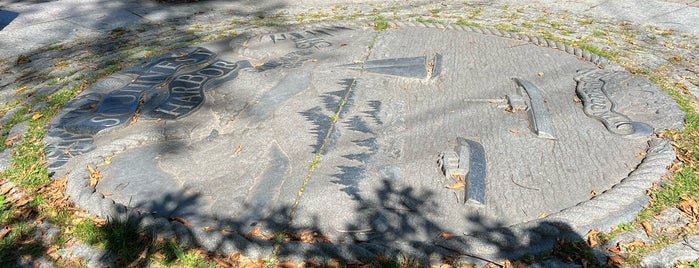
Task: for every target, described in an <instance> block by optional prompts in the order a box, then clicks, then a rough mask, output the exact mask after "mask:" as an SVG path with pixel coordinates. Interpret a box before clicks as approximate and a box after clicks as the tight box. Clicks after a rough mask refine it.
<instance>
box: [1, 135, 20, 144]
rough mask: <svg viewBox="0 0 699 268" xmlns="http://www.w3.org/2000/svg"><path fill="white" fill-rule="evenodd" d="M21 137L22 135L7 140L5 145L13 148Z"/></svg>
mask: <svg viewBox="0 0 699 268" xmlns="http://www.w3.org/2000/svg"><path fill="white" fill-rule="evenodd" d="M21 137H22V135H14V136H12V137H11V138H9V139H6V140H5V145H7V146H12V145H13V144H15V141H16V140H18V139H19V138H21Z"/></svg>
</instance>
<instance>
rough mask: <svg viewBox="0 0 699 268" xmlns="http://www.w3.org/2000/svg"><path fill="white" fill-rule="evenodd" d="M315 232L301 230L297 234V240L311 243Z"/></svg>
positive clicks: (313, 240)
mask: <svg viewBox="0 0 699 268" xmlns="http://www.w3.org/2000/svg"><path fill="white" fill-rule="evenodd" d="M315 236H316V235H315V232H314V231H310V230H309V231H303V232H301V234H300V235H299V241H301V242H304V243H313V242H315V240H316V239H315Z"/></svg>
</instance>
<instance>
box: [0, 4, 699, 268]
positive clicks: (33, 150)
mask: <svg viewBox="0 0 699 268" xmlns="http://www.w3.org/2000/svg"><path fill="white" fill-rule="evenodd" d="M333 11H335V12H338V13H339V12H341V11H348V7H347V6H336V7H335V8H334V10H333ZM379 11H380V10H379V9H374V11H373V12H371V14H369V15H362V14H359V13H357V14H354V15H342V14H335V13H333V12H323V11H322V10H313V12H311V10H309V12H308V13H301V14H298V15H295V16H292V15H288V14H286V13H283V14H282V13H278V14H277V15H274V16H273V17H266V18H265V17H260V18H257V19H254V21H252V22H241V21H231V24H243V23H248V24H249V25H257V26H266V27H276V26H278V25H280V24H281V23H284V22H289V21H291V20H293V19H296V20H298V21H303V22H305V21H311V20H320V19H324V18H333V17H334V18H336V19H337V18H342V19H354V18H355V17H360V16H365V17H373V22H374V25H373V27H374V29H375V30H377V31H383V30H386V29H388V28H389V27H390V23H389V21H391V20H394V19H395V18H390V19H389V18H387V17H384V16H383V15H382V14H383V13H381V12H379ZM526 11H527V10H526V8H518V9H517V10H516V12H517V13H518V14H519V13H526ZM357 12H359V11H357ZM427 12H428V13H429V15H430V17H429V18H427V19H424V18H421V17H419V16H418V15H417V14H413V16H410V15H408V17H412V18H416V19H417V20H423V21H425V22H437V21H439V22H442V21H453V22H454V23H455V24H458V25H464V26H475V27H482V26H483V25H484V23H483V20H482V19H481V18H482V17H483V16H484V15H483V14H484V12H485V10H484V9H483V8H471V7H467V8H463V9H462V10H461V13H462V14H460V15H461V16H457V17H447V15H446V13H447V12H443V10H442V8H434V9H428V10H427ZM422 14H424V13H422ZM504 15H505V16H506V17H505V18H504V21H503V22H498V23H492V24H490V23H489V24H487V25H495V27H496V28H498V29H500V30H506V31H513V32H523V33H526V34H530V35H537V36H543V37H544V38H547V39H551V40H556V41H564V42H566V44H569V45H574V46H577V47H579V48H581V49H585V50H588V51H590V52H592V53H595V54H598V55H601V56H604V57H607V58H609V59H612V60H615V59H619V58H621V56H625V55H621V53H620V52H619V51H617V50H613V49H603V48H600V47H598V46H597V45H595V44H598V43H600V41H601V40H599V39H602V40H607V39H611V38H615V36H621V38H622V39H623V40H624V42H628V43H629V44H634V42H635V40H634V39H635V36H636V35H637V31H636V30H634V29H632V28H631V27H628V25H622V26H621V27H617V28H613V29H607V28H605V31H602V30H599V29H597V30H595V29H593V30H591V32H590V34H589V38H590V39H586V38H587V37H586V38H583V39H575V37H571V38H572V39H570V38H568V36H573V35H576V34H578V35H579V33H577V32H575V31H574V30H571V29H569V26H568V25H564V24H561V23H559V22H555V21H550V20H548V19H546V18H545V17H539V19H538V20H529V21H526V22H524V23H521V20H522V18H523V17H524V16H520V15H517V16H515V15H514V14H504ZM571 21H575V22H577V23H579V24H581V25H592V24H594V20H592V19H589V18H585V19H580V20H571ZM541 25H544V27H542V26H541ZM192 28H193V29H191V31H192V34H195V35H196V34H201V35H203V33H200V32H201V31H208V30H209V29H208V28H206V27H202V26H201V25H194V26H193V27H192ZM178 29H179V28H178V27H176V26H174V25H173V26H172V30H174V31H177V30H178ZM651 30H652V31H654V32H655V33H657V34H658V35H660V36H662V37H667V36H671V35H673V34H675V33H673V32H672V31H669V30H667V29H660V28H658V29H651ZM136 31H137V32H141V33H142V32H145V31H146V28H139V29H137V30H136ZM232 31H233V28H230V29H227V30H225V31H224V32H219V33H218V34H217V36H221V35H222V34H227V33H230V32H232ZM130 32H131V30H129V29H123V28H118V29H115V30H113V31H112V32H111V33H110V34H109V38H113V39H118V38H125V37H126V36H127V35H128V34H129V33H130ZM214 33H216V31H214ZM567 38H568V39H567ZM195 40H199V39H195ZM80 45H83V46H89V42H87V41H84V42H83V43H81V44H80ZM70 46H71V45H70V44H56V45H51V46H49V47H47V48H46V50H64V49H70ZM156 46H158V45H157V44H152V45H149V46H148V47H146V48H143V47H142V46H136V47H135V48H133V47H132V49H131V50H129V52H125V53H123V55H125V56H124V57H126V56H129V55H135V54H136V53H139V52H142V51H146V53H145V54H146V55H145V56H143V57H149V56H153V55H156V54H158V53H160V52H161V51H160V50H159V49H157V48H154V47H156ZM611 46H612V47H614V46H616V47H623V46H620V45H619V44H618V43H617V44H615V45H611ZM139 48H141V50H138V49H139ZM123 49H126V48H123ZM129 53H130V54H129ZM102 56H106V55H102ZM32 57H33V56H32ZM134 60H135V59H134ZM671 61H672V62H673V63H679V62H683V61H686V59H683V58H672V59H671ZM30 62H31V57H30V56H28V55H20V56H18V58H17V61H16V62H15V63H14V64H20V65H21V64H26V63H30ZM131 62H133V60H132V61H131ZM131 62H129V61H128V60H126V59H123V57H122V59H120V60H111V61H108V62H103V65H100V66H98V67H96V70H95V72H94V73H93V74H91V75H87V76H81V77H78V78H76V80H79V81H80V83H78V84H73V85H72V86H70V87H69V86H67V85H68V83H69V82H71V81H63V80H60V81H59V80H57V79H52V80H50V81H46V82H45V83H47V84H53V85H59V86H60V87H62V88H61V90H59V91H58V92H56V93H54V94H52V95H50V96H47V97H46V98H45V99H46V100H48V101H49V105H48V107H47V108H46V109H44V110H41V111H33V114H37V113H39V114H42V117H40V118H37V119H35V120H31V119H30V118H31V115H32V114H28V112H29V110H28V109H29V108H27V107H31V106H32V105H30V104H25V103H21V102H13V103H10V104H6V105H4V106H3V108H2V109H0V112H2V113H3V114H4V113H5V112H7V111H8V110H9V109H11V108H13V107H22V108H21V109H20V112H18V113H17V114H15V116H14V117H13V118H12V119H11V120H10V121H9V122H7V123H6V124H5V125H4V126H2V129H1V130H0V134H2V137H3V140H5V139H6V138H7V133H9V129H11V127H12V126H14V125H16V124H18V123H21V122H24V121H29V124H30V130H29V131H28V132H27V133H26V135H25V137H24V138H23V140H24V142H22V143H20V144H13V145H12V146H13V147H14V148H15V149H16V154H15V155H14V156H13V161H14V166H13V167H12V168H10V169H9V170H7V171H5V172H3V173H2V174H1V175H0V178H4V179H8V180H11V181H13V182H16V183H17V184H18V185H20V188H21V189H22V191H24V193H25V195H26V196H28V197H31V198H30V199H31V200H28V201H27V202H26V203H24V204H23V205H18V204H19V203H18V202H19V201H18V200H14V199H12V198H11V196H9V195H6V194H2V195H0V225H2V226H8V227H9V228H11V232H10V233H8V234H7V235H6V236H4V237H2V239H0V260H2V261H0V266H3V267H4V266H7V265H8V264H12V263H10V262H3V261H5V260H10V261H12V260H16V257H17V256H23V255H28V256H36V257H38V256H43V255H45V254H46V252H47V251H48V249H47V248H46V247H47V245H42V244H41V243H39V242H38V241H37V240H36V239H33V237H34V232H35V231H36V225H35V224H33V223H32V222H33V221H34V220H36V219H39V218H41V219H43V220H47V221H50V222H51V223H53V224H55V225H57V226H59V227H60V228H61V229H62V234H61V235H60V236H59V237H58V238H56V239H55V240H54V241H53V242H52V244H51V245H48V246H49V247H57V246H59V245H63V244H65V243H67V242H68V241H70V240H71V239H72V238H73V237H77V238H79V239H80V240H81V241H83V242H85V243H88V244H91V245H94V246H96V247H100V248H105V249H110V250H113V251H118V256H117V260H116V264H118V265H121V266H142V265H146V264H155V263H157V264H161V265H164V266H188V267H214V265H215V263H212V262H211V260H220V259H221V258H222V257H221V256H215V255H210V254H208V253H205V252H201V251H200V250H197V249H185V248H182V247H181V246H180V245H179V244H178V243H177V241H174V240H159V239H154V238H152V237H149V236H147V235H146V234H144V233H143V232H141V230H139V229H138V226H136V225H133V224H128V223H118V222H104V221H103V220H100V219H97V218H91V217H88V216H85V215H83V214H81V213H78V212H76V211H75V208H74V207H71V206H69V205H66V204H65V203H61V201H60V200H63V201H62V202H66V201H65V200H64V199H62V197H60V195H59V193H62V192H63V191H62V190H61V188H60V186H56V184H58V182H59V181H60V180H56V179H55V178H50V176H49V175H48V172H47V170H46V168H45V165H44V161H45V160H44V152H43V142H42V140H43V137H44V135H45V134H46V130H45V127H46V125H47V124H48V122H49V120H50V119H51V118H52V117H53V116H54V115H55V113H56V111H58V110H59V109H60V107H62V106H63V105H64V104H65V103H66V102H67V101H69V100H70V99H72V98H74V97H75V96H77V94H78V93H79V92H80V91H81V90H82V89H83V88H85V87H86V86H87V85H89V84H91V83H93V82H95V81H96V80H97V79H99V78H100V77H102V76H105V75H108V74H110V73H113V72H116V71H118V70H120V69H121V67H122V66H127V65H128V64H130V63H131ZM6 64H9V63H6ZM72 64H77V62H73V61H70V62H68V61H64V62H61V63H58V64H55V65H54V66H55V67H56V68H67V67H69V66H70V65H72ZM628 67H629V68H630V69H634V70H635V71H636V72H637V73H638V74H641V75H646V76H648V77H650V78H651V79H652V80H653V81H654V82H656V83H657V84H659V85H660V86H661V87H662V88H663V89H664V90H665V91H667V92H669V93H670V94H671V95H673V97H675V99H676V100H677V102H678V103H680V106H681V107H682V109H683V110H684V111H685V112H686V113H687V122H686V124H687V127H686V128H685V129H684V130H673V131H668V132H666V133H664V134H663V136H664V137H665V138H668V139H671V140H672V141H673V142H674V143H675V146H676V149H677V150H678V153H679V154H680V156H681V157H680V159H682V166H681V167H679V168H678V169H676V170H675V172H674V173H673V175H672V176H671V177H670V178H669V179H668V180H666V181H667V183H665V184H664V185H663V186H662V187H659V188H658V189H657V190H654V191H652V192H651V194H652V197H653V199H652V200H653V201H652V202H651V204H650V205H649V206H648V208H646V209H644V210H643V211H642V212H641V213H640V214H639V217H638V221H636V222H630V223H623V224H620V225H618V226H617V228H616V230H615V231H613V232H610V233H607V234H606V235H610V236H611V235H618V234H621V233H623V232H630V231H633V230H637V229H638V228H640V227H639V226H640V222H641V221H643V220H648V219H650V218H651V217H653V216H654V215H657V213H659V212H660V211H662V210H664V209H667V208H670V207H674V206H677V205H678V203H679V202H682V200H685V198H686V197H687V196H688V195H690V196H694V197H697V195H698V193H699V177H698V176H699V173H697V170H699V167H698V166H697V164H696V162H697V159H699V115H697V113H696V112H694V105H695V103H693V102H692V100H691V99H690V98H689V97H688V96H689V93H688V92H686V90H684V89H682V88H681V86H679V85H677V84H673V83H672V82H670V79H669V78H668V77H664V76H662V75H658V74H656V73H655V72H654V70H648V69H642V68H633V66H628ZM73 82H74V81H73ZM38 85H40V84H23V85H22V86H21V90H18V91H19V92H25V91H29V90H31V89H33V88H35V87H37V86H38ZM338 116H339V114H336V115H334V117H333V121H337V120H338ZM8 146H9V145H5V144H4V143H3V144H0V148H1V149H4V148H7V147H8ZM320 160H321V159H320V155H315V156H314V158H313V160H312V161H311V163H310V166H309V169H311V170H314V169H316V168H318V167H319V165H320ZM689 231H690V230H688V232H689ZM674 241H676V239H675V238H674V237H670V236H659V237H658V238H656V240H655V241H654V243H653V244H651V245H649V246H648V247H639V248H637V249H634V251H633V252H632V254H630V255H629V256H628V259H627V260H626V262H627V263H631V264H633V263H638V261H639V260H640V256H643V254H647V252H649V251H650V250H654V249H657V248H660V247H662V246H664V245H667V244H669V243H672V242H674ZM590 252H591V251H590V249H589V248H586V247H585V245H584V244H580V243H579V241H578V242H576V241H573V242H566V241H562V242H561V243H560V245H557V249H556V250H554V252H552V253H551V254H548V255H542V256H539V257H538V258H539V259H545V258H551V257H552V256H555V257H559V258H566V257H571V256H573V257H575V260H577V261H578V262H582V261H584V260H590V259H593V257H591V256H590V255H589V253H590ZM54 261H58V260H54ZM265 261H266V264H267V265H268V266H273V265H279V264H280V261H279V260H277V259H276V258H275V257H274V256H271V257H270V258H267V259H266V260H263V262H265ZM58 264H64V265H65V263H60V262H58ZM373 265H374V266H373V267H417V266H419V264H417V263H416V262H415V261H414V260H413V259H411V258H409V257H397V258H379V259H377V260H375V261H374V262H373ZM66 266H68V265H66ZM678 267H699V264H698V263H697V262H692V263H681V264H679V265H678Z"/></svg>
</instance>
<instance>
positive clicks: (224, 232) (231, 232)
mask: <svg viewBox="0 0 699 268" xmlns="http://www.w3.org/2000/svg"><path fill="white" fill-rule="evenodd" d="M235 233H237V232H236V231H231V230H228V229H223V230H221V234H223V235H227V234H235Z"/></svg>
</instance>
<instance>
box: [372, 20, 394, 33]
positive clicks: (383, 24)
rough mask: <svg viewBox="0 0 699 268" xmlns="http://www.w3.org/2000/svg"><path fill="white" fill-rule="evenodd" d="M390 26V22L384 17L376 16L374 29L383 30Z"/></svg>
mask: <svg viewBox="0 0 699 268" xmlns="http://www.w3.org/2000/svg"><path fill="white" fill-rule="evenodd" d="M389 26H390V24H388V21H386V18H384V17H376V18H375V19H374V30H377V31H383V30H386V29H388V27H389Z"/></svg>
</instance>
